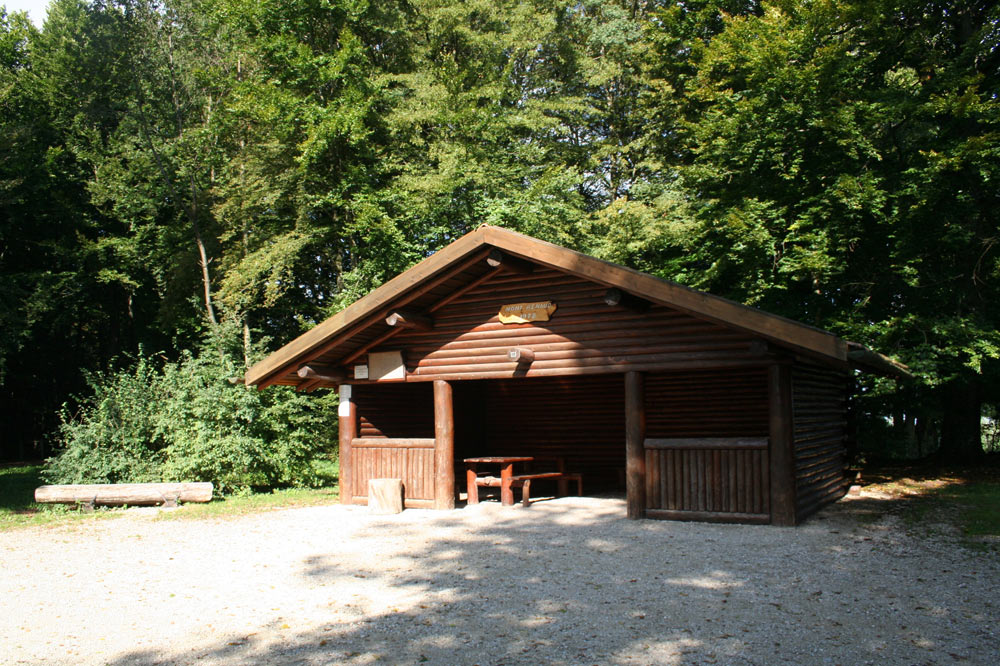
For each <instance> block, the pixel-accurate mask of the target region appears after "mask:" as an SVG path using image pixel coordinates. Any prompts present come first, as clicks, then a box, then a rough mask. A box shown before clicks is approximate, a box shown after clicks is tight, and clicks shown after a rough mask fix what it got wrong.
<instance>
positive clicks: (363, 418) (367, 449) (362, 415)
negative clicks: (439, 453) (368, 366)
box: [341, 384, 436, 507]
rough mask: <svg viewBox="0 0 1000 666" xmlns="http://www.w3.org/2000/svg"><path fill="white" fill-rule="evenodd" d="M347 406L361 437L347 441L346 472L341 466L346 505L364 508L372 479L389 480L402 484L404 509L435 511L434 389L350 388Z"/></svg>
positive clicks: (420, 386) (398, 386) (416, 386)
mask: <svg viewBox="0 0 1000 666" xmlns="http://www.w3.org/2000/svg"><path fill="white" fill-rule="evenodd" d="M351 400H352V402H353V407H354V410H355V411H356V412H357V422H358V425H357V429H358V435H359V436H358V437H353V438H352V439H351V442H350V449H349V451H350V454H349V455H350V456H351V460H350V464H349V466H348V468H347V471H346V472H345V471H344V467H343V460H342V462H341V474H342V476H343V477H344V478H343V482H342V484H341V492H342V493H345V501H346V502H348V503H351V504H364V503H366V502H367V500H368V481H369V480H370V479H385V478H393V479H402V480H403V495H404V498H405V504H406V506H408V507H431V506H434V499H435V487H436V485H435V476H434V473H435V447H434V436H435V432H434V400H433V393H432V385H431V384H386V385H383V386H370V385H361V386H353V387H351ZM341 418H344V417H343V416H342V417H341ZM341 447H342V448H343V444H341ZM342 458H343V456H342Z"/></svg>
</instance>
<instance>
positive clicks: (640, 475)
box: [625, 371, 646, 520]
mask: <svg viewBox="0 0 1000 666" xmlns="http://www.w3.org/2000/svg"><path fill="white" fill-rule="evenodd" d="M644 380H645V375H644V374H643V373H641V372H634V371H630V372H626V373H625V497H626V503H627V506H628V513H627V515H628V517H629V518H631V519H633V520H637V519H639V518H645V516H646V452H645V440H646V404H645V391H644Z"/></svg>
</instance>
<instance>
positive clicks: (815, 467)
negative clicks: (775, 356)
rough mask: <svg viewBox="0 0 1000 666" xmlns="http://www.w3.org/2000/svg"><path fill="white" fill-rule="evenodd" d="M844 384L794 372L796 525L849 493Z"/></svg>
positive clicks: (824, 375)
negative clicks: (825, 505)
mask: <svg viewBox="0 0 1000 666" xmlns="http://www.w3.org/2000/svg"><path fill="white" fill-rule="evenodd" d="M847 381H848V378H847V377H846V376H845V375H843V374H841V373H837V372H834V371H831V370H827V369H825V368H819V367H815V366H805V365H796V366H795V367H794V368H793V370H792V410H793V423H794V437H795V456H794V459H795V495H796V518H797V520H798V521H801V520H803V519H804V518H806V517H807V516H809V515H810V514H812V513H814V512H815V511H817V510H818V509H819V508H820V507H822V506H823V505H824V504H827V503H829V502H832V501H834V500H837V499H839V498H840V497H842V496H843V495H844V493H846V492H847V488H848V474H847V472H848V470H847V465H848V460H847V451H846V440H847V391H848V384H847Z"/></svg>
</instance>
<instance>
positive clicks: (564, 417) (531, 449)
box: [455, 375, 625, 491]
mask: <svg viewBox="0 0 1000 666" xmlns="http://www.w3.org/2000/svg"><path fill="white" fill-rule="evenodd" d="M464 384H465V383H464V382H458V383H456V384H455V391H456V394H460V393H462V392H463V390H464ZM473 384H474V385H478V387H479V393H478V400H479V404H480V408H479V418H480V419H481V429H480V430H479V431H478V432H472V433H470V432H469V430H468V428H466V429H464V430H463V427H462V425H463V421H460V422H459V427H458V432H457V436H458V438H459V450H460V451H461V456H462V457H472V456H487V455H530V456H562V457H564V458H565V459H566V468H567V470H568V471H571V472H581V473H583V476H584V489H585V491H586V490H587V489H595V488H602V487H610V486H617V485H618V484H619V482H620V481H621V479H620V470H624V468H625V388H624V382H623V379H622V376H621V375H595V376H585V377H563V378H550V377H546V378H542V379H512V380H506V381H491V382H474V383H473ZM463 403H464V401H463V400H460V399H459V398H458V397H457V398H456V405H460V404H463ZM470 434H471V435H472V436H471V437H470V436H469V435H470ZM538 469H542V466H539V467H538ZM543 490H544V489H543Z"/></svg>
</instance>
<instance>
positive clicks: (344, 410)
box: [337, 384, 358, 504]
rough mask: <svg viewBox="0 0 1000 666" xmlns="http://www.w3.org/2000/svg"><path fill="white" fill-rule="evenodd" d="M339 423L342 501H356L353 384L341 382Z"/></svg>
mask: <svg viewBox="0 0 1000 666" xmlns="http://www.w3.org/2000/svg"><path fill="white" fill-rule="evenodd" d="M339 394H340V405H338V407H337V425H338V427H339V429H340V503H341V504H353V503H354V477H353V476H352V475H351V442H352V441H353V440H354V439H355V438H356V437H357V436H358V408H357V405H355V404H354V400H352V399H351V385H350V384H341V386H340V390H339Z"/></svg>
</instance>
